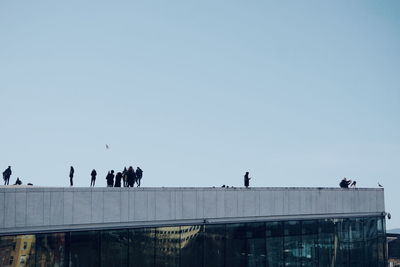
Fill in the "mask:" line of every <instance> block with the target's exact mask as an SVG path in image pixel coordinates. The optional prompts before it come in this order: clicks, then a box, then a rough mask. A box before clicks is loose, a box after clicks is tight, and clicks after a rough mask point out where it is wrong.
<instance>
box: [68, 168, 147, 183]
mask: <svg viewBox="0 0 400 267" xmlns="http://www.w3.org/2000/svg"><path fill="white" fill-rule="evenodd" d="M74 173H75V169H74V167H73V166H71V168H70V171H69V182H70V186H73V185H74V181H73V178H74ZM90 176H91V180H90V186H95V184H96V178H97V171H96V170H95V169H93V170H92V172H91V173H90ZM142 177H143V170H142V169H141V168H140V167H137V168H136V171H135V169H134V168H133V167H132V166H130V167H129V168H128V169H127V168H126V167H125V168H124V170H123V171H122V172H117V174H114V170H111V171H109V172H108V173H107V176H106V180H107V187H121V186H123V187H134V186H135V183H136V185H137V187H139V186H140V182H141V180H142Z"/></svg>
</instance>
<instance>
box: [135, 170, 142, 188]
mask: <svg viewBox="0 0 400 267" xmlns="http://www.w3.org/2000/svg"><path fill="white" fill-rule="evenodd" d="M142 177H143V171H142V169H141V168H139V167H137V168H136V183H137V186H138V187H139V186H140V181H141V180H142Z"/></svg>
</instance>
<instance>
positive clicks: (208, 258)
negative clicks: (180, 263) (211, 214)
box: [204, 224, 226, 267]
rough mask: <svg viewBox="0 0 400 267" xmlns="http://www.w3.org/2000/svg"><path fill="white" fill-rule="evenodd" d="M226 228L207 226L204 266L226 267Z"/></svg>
mask: <svg viewBox="0 0 400 267" xmlns="http://www.w3.org/2000/svg"><path fill="white" fill-rule="evenodd" d="M225 228H226V226H225V225H224V224H221V225H218V224H217V225H205V232H204V266H208V267H223V266H225V265H224V263H225Z"/></svg>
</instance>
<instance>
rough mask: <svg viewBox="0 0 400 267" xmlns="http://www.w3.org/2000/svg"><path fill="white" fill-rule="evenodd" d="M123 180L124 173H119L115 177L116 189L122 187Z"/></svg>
mask: <svg viewBox="0 0 400 267" xmlns="http://www.w3.org/2000/svg"><path fill="white" fill-rule="evenodd" d="M121 180H122V172H117V175H115V184H114V187H121Z"/></svg>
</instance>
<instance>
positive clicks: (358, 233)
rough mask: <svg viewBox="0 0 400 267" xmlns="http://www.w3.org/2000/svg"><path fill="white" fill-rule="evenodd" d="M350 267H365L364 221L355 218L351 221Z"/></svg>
mask: <svg viewBox="0 0 400 267" xmlns="http://www.w3.org/2000/svg"><path fill="white" fill-rule="evenodd" d="M348 241H349V260H350V261H349V265H350V266H352V267H364V266H365V263H364V246H365V245H364V229H363V220H362V219H359V218H354V219H350V220H349V240H348Z"/></svg>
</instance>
